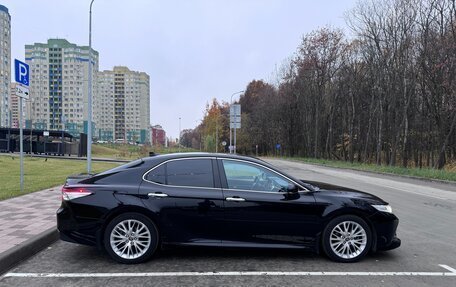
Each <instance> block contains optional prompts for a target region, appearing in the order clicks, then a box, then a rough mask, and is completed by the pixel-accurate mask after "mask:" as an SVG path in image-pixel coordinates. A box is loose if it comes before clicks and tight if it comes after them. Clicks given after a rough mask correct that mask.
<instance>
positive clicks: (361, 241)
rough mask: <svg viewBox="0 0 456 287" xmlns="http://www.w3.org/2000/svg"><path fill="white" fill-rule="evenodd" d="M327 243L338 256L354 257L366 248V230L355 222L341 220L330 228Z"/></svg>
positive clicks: (344, 257)
mask: <svg viewBox="0 0 456 287" xmlns="http://www.w3.org/2000/svg"><path fill="white" fill-rule="evenodd" d="M329 244H330V246H331V250H332V251H333V252H334V253H335V254H336V255H337V256H338V257H340V258H343V259H353V258H356V257H358V256H359V255H360V254H361V253H363V251H364V249H365V248H366V245H367V234H366V230H364V228H363V227H362V226H361V225H360V224H359V223H357V222H354V221H342V222H340V223H339V224H337V225H336V226H335V227H334V228H333V229H332V230H331V234H330V237H329Z"/></svg>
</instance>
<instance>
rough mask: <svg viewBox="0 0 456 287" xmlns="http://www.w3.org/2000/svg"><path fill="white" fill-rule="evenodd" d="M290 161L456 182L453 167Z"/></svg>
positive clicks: (312, 160)
mask: <svg viewBox="0 0 456 287" xmlns="http://www.w3.org/2000/svg"><path fill="white" fill-rule="evenodd" d="M285 159H289V160H297V161H301V162H305V163H314V164H321V165H325V166H331V167H339V168H350V169H356V170H361V171H373V172H379V173H390V174H397V175H406V176H416V177H422V178H427V179H439V180H447V181H454V182H456V170H454V168H453V167H452V166H450V165H449V166H448V167H446V168H445V169H443V170H438V169H433V168H415V167H413V168H404V167H398V166H386V165H380V166H379V165H376V164H368V163H358V162H354V163H350V162H345V161H337V160H326V159H315V158H300V157H285Z"/></svg>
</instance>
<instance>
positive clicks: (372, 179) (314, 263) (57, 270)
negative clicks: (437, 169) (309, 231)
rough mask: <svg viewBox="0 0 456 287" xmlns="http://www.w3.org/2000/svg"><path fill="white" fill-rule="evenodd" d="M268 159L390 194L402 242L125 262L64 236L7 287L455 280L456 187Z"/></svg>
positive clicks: (196, 253)
mask: <svg viewBox="0 0 456 287" xmlns="http://www.w3.org/2000/svg"><path fill="white" fill-rule="evenodd" d="M269 161H270V162H271V163H272V164H274V165H276V166H278V167H279V168H281V169H283V170H284V171H286V172H288V173H290V174H292V175H294V176H296V177H299V178H302V179H307V180H312V181H324V182H329V183H332V184H338V185H342V186H347V187H352V188H355V189H359V190H363V191H366V192H369V193H372V194H375V195H378V196H380V197H381V198H383V199H385V200H386V201H388V202H389V203H390V204H391V205H392V206H393V209H394V212H395V214H396V215H397V216H398V217H399V219H400V223H399V228H398V237H400V238H401V239H402V246H401V247H400V248H398V249H395V250H392V251H388V252H381V253H377V254H372V255H369V256H368V257H367V258H366V259H364V260H362V261H361V262H358V263H352V264H341V263H334V262H331V261H329V260H328V259H326V258H325V257H324V256H322V255H315V254H311V253H307V252H303V251H296V250H255V249H253V250H252V249H211V248H192V249H170V250H165V251H162V252H160V253H159V254H158V255H157V256H156V257H155V258H154V259H152V260H151V261H149V262H147V263H144V264H141V265H121V264H117V263H114V262H113V261H111V259H109V258H108V256H107V255H106V254H103V253H100V252H99V251H98V250H97V249H95V248H91V247H86V246H80V245H75V244H71V243H65V242H60V241H59V242H56V243H55V244H53V245H51V246H50V247H48V249H46V250H44V251H42V252H40V253H38V254H37V255H35V256H34V257H32V258H30V259H29V260H27V261H26V262H23V263H22V264H20V265H19V266H17V267H15V268H13V269H12V270H10V271H9V272H10V273H9V275H8V274H6V275H7V276H13V275H14V276H19V277H5V274H4V276H3V277H0V286H103V285H109V286H143V285H151V286H284V285H289V286H413V287H417V286H456V270H454V269H456V185H454V184H442V183H433V182H429V181H422V180H414V179H404V178H399V177H394V176H381V175H375V174H371V173H363V172H357V171H351V170H341V169H334V168H327V167H320V166H314V165H306V164H302V163H297V162H289V161H282V160H269ZM440 265H445V266H443V267H442V266H440ZM451 268H453V269H451ZM179 272H192V273H179ZM216 272H222V273H216ZM227 272H234V273H227ZM245 272H246V273H245ZM262 272H269V273H262ZM296 272H298V273H296ZM327 272H331V273H327ZM388 272H390V273H388ZM24 273H30V274H24ZM41 273H45V274H41ZM100 273H104V274H100ZM29 276H34V277H29ZM43 276H50V277H43ZM76 276H78V277H76ZM96 276H101V277H96Z"/></svg>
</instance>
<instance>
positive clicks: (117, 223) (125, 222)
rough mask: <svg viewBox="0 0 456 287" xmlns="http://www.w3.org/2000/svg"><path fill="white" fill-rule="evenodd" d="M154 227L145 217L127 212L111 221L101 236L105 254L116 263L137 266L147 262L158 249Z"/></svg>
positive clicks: (157, 238)
mask: <svg viewBox="0 0 456 287" xmlns="http://www.w3.org/2000/svg"><path fill="white" fill-rule="evenodd" d="M158 241H159V234H158V229H157V227H156V225H155V224H154V223H153V222H152V220H150V219H149V218H148V217H147V216H145V215H142V214H139V213H133V212H128V213H124V214H121V215H119V216H117V217H116V218H114V219H113V220H111V221H110V222H109V223H108V225H107V226H106V229H105V232H104V235H103V244H104V248H105V250H106V252H107V253H108V254H109V255H110V256H111V257H112V258H113V259H114V260H116V261H117V262H120V263H124V264H137V263H142V262H144V261H146V260H148V259H149V258H150V257H152V255H154V253H155V251H156V250H157V247H158Z"/></svg>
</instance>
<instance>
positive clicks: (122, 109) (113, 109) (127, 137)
mask: <svg viewBox="0 0 456 287" xmlns="http://www.w3.org/2000/svg"><path fill="white" fill-rule="evenodd" d="M97 83H98V85H97V88H96V89H97V91H96V95H97V96H96V97H95V98H94V121H95V122H96V124H97V131H98V138H99V139H100V140H109V141H114V140H117V141H120V140H123V141H126V142H140V143H148V142H150V129H149V127H150V106H149V104H150V99H149V97H150V92H149V76H148V75H147V74H146V73H144V72H136V71H130V70H129V69H128V68H127V67H123V66H116V67H114V68H113V70H112V71H111V70H106V71H102V72H99V73H98V82H97Z"/></svg>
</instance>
